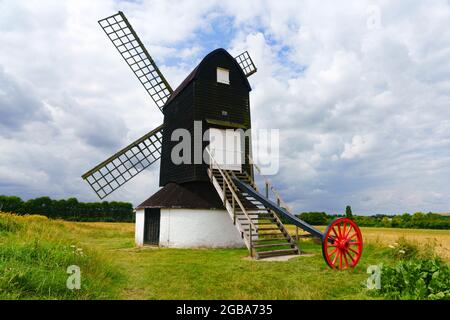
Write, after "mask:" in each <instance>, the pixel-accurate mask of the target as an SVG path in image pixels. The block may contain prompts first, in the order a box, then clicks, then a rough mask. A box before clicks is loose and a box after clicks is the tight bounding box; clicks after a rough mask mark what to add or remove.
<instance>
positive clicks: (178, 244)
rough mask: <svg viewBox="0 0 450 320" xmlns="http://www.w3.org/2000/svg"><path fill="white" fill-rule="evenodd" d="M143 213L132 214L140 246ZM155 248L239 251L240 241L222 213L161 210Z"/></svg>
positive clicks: (142, 232) (241, 245)
mask: <svg viewBox="0 0 450 320" xmlns="http://www.w3.org/2000/svg"><path fill="white" fill-rule="evenodd" d="M144 216H145V215H144V210H143V209H140V210H137V211H136V245H138V246H142V245H143V243H144V218H143V217H144ZM159 245H160V246H161V247H169V248H240V247H244V246H245V244H244V240H243V239H242V238H241V235H240V233H239V231H238V230H237V229H236V227H235V226H234V225H233V221H232V220H231V219H230V216H229V214H228V213H227V212H226V211H225V210H205V209H161V222H160V234H159Z"/></svg>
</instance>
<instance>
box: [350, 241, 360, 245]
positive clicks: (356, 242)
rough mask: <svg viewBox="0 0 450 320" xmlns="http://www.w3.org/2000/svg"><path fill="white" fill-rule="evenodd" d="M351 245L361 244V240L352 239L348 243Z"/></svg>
mask: <svg viewBox="0 0 450 320" xmlns="http://www.w3.org/2000/svg"><path fill="white" fill-rule="evenodd" d="M348 244H349V245H350V246H359V245H360V244H361V241H351V242H349V243H348Z"/></svg>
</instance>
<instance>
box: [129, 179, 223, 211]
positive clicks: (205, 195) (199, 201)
mask: <svg viewBox="0 0 450 320" xmlns="http://www.w3.org/2000/svg"><path fill="white" fill-rule="evenodd" d="M143 208H186V209H220V210H223V209H224V206H223V203H222V200H220V198H219V195H218V194H217V192H216V190H215V189H214V186H213V185H212V183H211V182H208V181H193V182H186V183H182V184H178V183H173V182H170V183H168V184H166V185H165V186H164V187H163V188H161V189H160V190H159V191H157V192H156V193H154V194H153V195H152V196H151V197H150V198H148V199H147V200H145V201H144V202H143V203H141V204H140V205H139V206H137V208H136V209H143Z"/></svg>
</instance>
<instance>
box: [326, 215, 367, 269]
mask: <svg viewBox="0 0 450 320" xmlns="http://www.w3.org/2000/svg"><path fill="white" fill-rule="evenodd" d="M362 248H363V239H362V235H361V231H360V230H359V227H358V225H357V224H356V223H355V222H354V221H352V220H350V219H348V218H339V219H336V220H334V221H333V222H332V223H330V225H329V226H328V228H327V229H326V230H325V233H324V237H323V242H322V252H323V257H324V258H325V261H326V262H327V264H328V265H329V266H330V267H331V268H333V269H340V270H343V269H348V267H351V268H353V267H355V266H356V264H357V263H358V261H359V259H360V258H361V254H362Z"/></svg>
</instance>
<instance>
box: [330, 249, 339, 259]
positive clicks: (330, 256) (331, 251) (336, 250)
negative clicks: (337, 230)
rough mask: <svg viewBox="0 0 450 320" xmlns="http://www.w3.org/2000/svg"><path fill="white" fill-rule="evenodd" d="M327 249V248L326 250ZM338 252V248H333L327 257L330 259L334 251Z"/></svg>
mask: <svg viewBox="0 0 450 320" xmlns="http://www.w3.org/2000/svg"><path fill="white" fill-rule="evenodd" d="M328 249H329V248H328ZM337 250H338V248H337V247H336V248H334V250H333V251H331V252H329V253H328V256H329V257H331V256H332V255H333V253H335V252H336V251H337Z"/></svg>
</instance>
